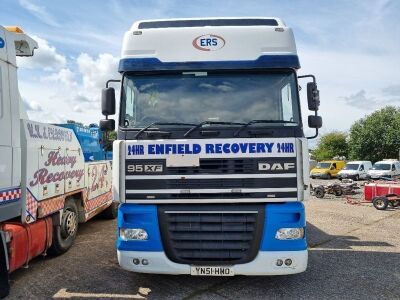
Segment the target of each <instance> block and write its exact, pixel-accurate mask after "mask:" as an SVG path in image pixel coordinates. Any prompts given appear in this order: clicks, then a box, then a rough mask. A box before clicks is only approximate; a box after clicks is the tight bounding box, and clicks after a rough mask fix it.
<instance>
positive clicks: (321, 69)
mask: <svg viewBox="0 0 400 300" xmlns="http://www.w3.org/2000/svg"><path fill="white" fill-rule="evenodd" d="M232 16H233V17H235V16H265V17H279V18H281V19H283V20H284V22H285V23H286V25H287V26H289V27H292V28H293V31H294V35H295V39H296V44H297V51H298V55H299V58H300V63H301V66H302V68H301V69H300V70H299V75H302V74H314V75H315V76H316V77H317V83H318V88H319V90H320V99H321V108H320V112H319V113H320V115H321V116H322V118H323V123H324V126H323V128H322V130H321V132H322V133H327V132H329V131H332V130H342V131H347V130H349V128H350V126H351V125H352V124H353V122H354V121H356V120H358V119H359V118H362V117H364V116H365V115H367V114H369V113H371V112H373V111H374V110H376V109H379V108H381V107H383V106H385V105H396V106H400V76H399V71H400V1H399V0H392V1H390V0H379V1H366V0H365V1H363V0H358V1H356V0H353V1H348V0H345V1H319V0H315V1H313V0H309V1H305V0H297V1H293V0H280V1H276V0H275V1H268V0H247V1H234V0H227V1H224V0H220V1H212V0H202V1H198V0H190V1H183V0H180V1H179V0H146V1H143V0H141V1H136V0H111V1H95V0H85V1H80V0H69V1H59V0H52V1H51V0H47V1H46V0H1V10H0V20H1V25H19V26H21V27H22V28H23V30H24V31H25V32H26V33H27V34H29V35H31V36H32V37H34V38H35V39H36V40H37V41H38V43H39V49H38V50H36V51H35V55H34V57H31V58H21V59H18V65H19V70H18V76H19V89H20V93H21V96H22V98H23V101H24V103H25V107H26V109H27V113H28V116H29V118H30V119H33V120H37V121H42V122H51V123H61V122H65V121H66V120H70V119H72V120H76V121H79V122H83V123H85V124H90V123H97V122H98V121H99V120H100V119H101V118H102V116H101V112H100V94H101V89H102V88H103V87H104V86H105V82H106V81H107V80H108V79H112V78H116V79H118V78H119V77H120V75H119V74H118V72H117V66H118V61H119V56H120V50H121V44H122V36H123V34H124V32H125V31H127V30H128V29H129V28H130V26H131V25H132V23H133V22H134V21H136V20H142V19H155V18H177V17H179V18H184V17H232ZM303 86H304V87H305V84H304V85H303ZM304 90H305V88H304V89H303V92H302V93H301V96H302V108H303V111H302V114H303V120H306V117H307V115H308V114H311V112H309V111H307V106H306V98H305V93H304ZM305 127H307V126H306V125H305ZM307 132H310V133H311V132H312V131H310V130H307Z"/></svg>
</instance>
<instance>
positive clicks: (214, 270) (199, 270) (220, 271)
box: [190, 266, 235, 276]
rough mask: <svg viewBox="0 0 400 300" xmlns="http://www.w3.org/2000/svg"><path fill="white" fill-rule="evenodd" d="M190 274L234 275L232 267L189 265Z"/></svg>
mask: <svg viewBox="0 0 400 300" xmlns="http://www.w3.org/2000/svg"><path fill="white" fill-rule="evenodd" d="M190 274H191V275H192V276H233V275H235V274H234V272H233V268H232V267H200V266H192V267H190Z"/></svg>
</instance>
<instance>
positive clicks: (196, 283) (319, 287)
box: [7, 181, 400, 299]
mask: <svg viewBox="0 0 400 300" xmlns="http://www.w3.org/2000/svg"><path fill="white" fill-rule="evenodd" d="M322 183H324V184H327V183H329V182H327V181H324V182H322ZM305 205H306V210H307V220H308V243H309V265H308V269H307V271H306V272H304V273H301V274H297V275H291V276H272V277H245V276H235V277H191V276H167V275H151V274H135V273H131V272H128V271H124V270H122V269H121V268H120V267H119V265H118V262H117V258H116V251H115V247H114V241H115V234H116V229H115V228H116V223H115V221H105V220H101V219H94V220H92V221H90V222H88V223H86V224H81V225H80V229H79V233H78V237H77V240H76V242H75V244H74V246H73V247H72V248H71V250H70V251H69V252H67V253H66V254H64V255H62V256H60V257H56V258H49V257H45V258H43V257H39V258H37V259H35V260H34V261H33V262H31V263H30V265H29V268H28V269H20V270H18V271H16V272H14V273H13V274H12V275H11V284H12V286H11V294H10V296H9V297H8V298H7V299H49V298H56V299H66V298H70V299H71V298H72V299H90V298H92V299H93V298H102V299H269V298H273V299H281V298H285V299H287V298H304V299H305V298H307V299H326V298H330V299H332V298H333V299H335V298H337V299H350V298H351V299H366V298H368V299H382V298H385V299H400V208H396V209H393V208H391V209H388V210H385V211H378V210H376V209H375V208H374V207H372V205H370V204H359V205H351V204H347V203H346V200H345V199H344V198H338V197H333V196H330V197H327V198H324V199H316V198H314V197H312V199H311V200H309V201H307V202H305Z"/></svg>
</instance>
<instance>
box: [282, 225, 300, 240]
mask: <svg viewBox="0 0 400 300" xmlns="http://www.w3.org/2000/svg"><path fill="white" fill-rule="evenodd" d="M275 238H276V239H277V240H300V239H302V238H304V228H303V227H300V228H299V227H293V228H280V229H278V230H277V232H276V234H275Z"/></svg>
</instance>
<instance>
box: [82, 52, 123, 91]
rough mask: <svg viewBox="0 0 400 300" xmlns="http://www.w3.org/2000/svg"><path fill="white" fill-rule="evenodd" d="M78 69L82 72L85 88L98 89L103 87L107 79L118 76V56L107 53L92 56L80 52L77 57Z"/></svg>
mask: <svg viewBox="0 0 400 300" xmlns="http://www.w3.org/2000/svg"><path fill="white" fill-rule="evenodd" d="M77 64H78V67H79V71H80V73H81V74H82V79H83V86H84V88H85V89H88V90H93V89H96V90H98V91H100V90H101V88H103V87H105V85H106V82H107V80H109V79H115V78H120V75H119V74H118V58H117V57H114V56H113V55H111V54H109V53H103V54H99V56H98V57H97V58H92V57H91V56H90V55H88V54H87V53H82V54H80V55H79V57H78V59H77Z"/></svg>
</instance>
